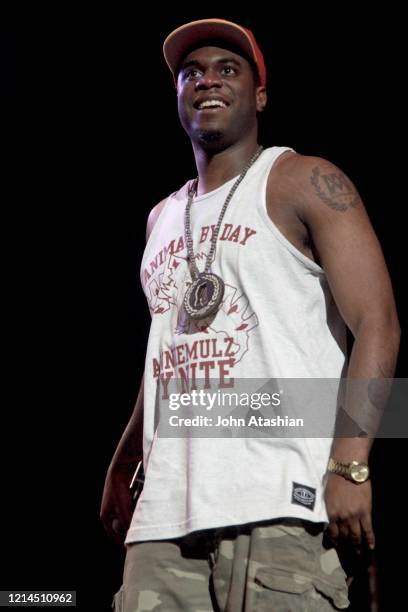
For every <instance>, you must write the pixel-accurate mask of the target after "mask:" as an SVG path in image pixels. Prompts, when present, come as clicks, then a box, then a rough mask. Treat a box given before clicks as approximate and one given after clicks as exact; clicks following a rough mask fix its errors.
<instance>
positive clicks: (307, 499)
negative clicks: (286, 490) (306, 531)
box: [292, 482, 316, 510]
mask: <svg viewBox="0 0 408 612" xmlns="http://www.w3.org/2000/svg"><path fill="white" fill-rule="evenodd" d="M292 484H293V487H292V504H298V505H299V506H304V507H305V508H309V510H314V506H315V501H316V489H314V488H313V487H308V486H307V485H303V484H299V483H298V482H293V483H292Z"/></svg>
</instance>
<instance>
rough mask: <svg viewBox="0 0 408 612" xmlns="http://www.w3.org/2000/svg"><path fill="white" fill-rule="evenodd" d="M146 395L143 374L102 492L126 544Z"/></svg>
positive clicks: (115, 531) (110, 529) (108, 526)
mask: <svg viewBox="0 0 408 612" xmlns="http://www.w3.org/2000/svg"><path fill="white" fill-rule="evenodd" d="M166 201H167V198H165V199H164V200H162V201H161V202H159V203H158V204H157V205H156V206H155V207H154V208H153V209H152V210H151V211H150V214H149V218H148V221H147V228H146V242H147V240H148V239H149V236H150V234H151V232H152V230H153V227H154V225H155V223H156V221H157V219H158V218H159V216H160V213H161V211H162V209H163V206H164V204H165V203H166ZM143 395H144V377H142V381H141V384H140V388H139V393H138V396H137V400H136V404H135V407H134V410H133V413H132V415H131V417H130V420H129V422H128V424H127V426H126V429H125V431H124V432H123V434H122V437H121V439H120V441H119V444H118V446H117V448H116V450H115V453H114V455H113V457H112V461H111V463H110V465H109V468H108V471H107V474H106V479H105V486H104V490H103V495H102V504H101V510H100V518H101V521H102V523H103V526H104V528H105V530H106V532H107V534H108V535H109V536H110V537H111V538H112V539H113V540H114V541H115V542H117V543H118V544H123V541H124V537H125V535H126V532H127V530H128V528H129V525H130V521H131V519H132V514H133V497H132V492H131V490H130V488H129V485H130V481H131V479H132V476H133V473H134V471H135V469H136V466H137V464H138V462H139V461H140V460H142V459H143Z"/></svg>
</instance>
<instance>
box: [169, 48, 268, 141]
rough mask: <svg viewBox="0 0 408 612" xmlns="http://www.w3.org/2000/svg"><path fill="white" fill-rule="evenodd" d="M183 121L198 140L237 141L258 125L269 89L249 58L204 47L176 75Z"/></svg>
mask: <svg viewBox="0 0 408 612" xmlns="http://www.w3.org/2000/svg"><path fill="white" fill-rule="evenodd" d="M177 95H178V112H179V117H180V121H181V124H182V125H183V127H184V129H185V130H186V132H187V134H188V135H189V136H190V138H191V139H192V140H193V141H195V142H201V143H205V142H208V143H209V142H211V139H212V136H213V137H214V139H216V140H217V139H218V140H220V139H221V140H222V141H223V142H224V143H232V142H236V141H238V140H240V139H242V138H244V137H245V135H246V134H247V133H248V132H249V131H250V130H252V129H254V126H256V113H257V111H258V112H260V111H262V110H263V109H264V107H265V104H266V92H265V88H264V87H260V86H257V85H256V83H255V77H254V74H253V71H252V68H251V66H250V64H249V62H248V61H247V60H246V59H245V58H243V57H242V56H241V55H237V54H236V53H233V52H232V51H229V50H227V49H223V48H221V47H201V48H199V49H196V50H194V51H192V52H191V53H189V54H188V55H187V56H186V57H185V58H184V59H183V61H182V63H181V67H180V70H179V73H178V77H177Z"/></svg>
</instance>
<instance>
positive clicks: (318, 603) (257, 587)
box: [112, 519, 349, 612]
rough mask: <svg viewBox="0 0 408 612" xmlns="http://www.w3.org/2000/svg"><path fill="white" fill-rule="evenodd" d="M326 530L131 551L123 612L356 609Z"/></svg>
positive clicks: (206, 537) (303, 526) (234, 532)
mask: <svg viewBox="0 0 408 612" xmlns="http://www.w3.org/2000/svg"><path fill="white" fill-rule="evenodd" d="M323 527H324V525H323V524H316V523H311V522H309V521H301V520H299V519H280V520H278V521H276V520H274V521H271V520H269V521H262V522H257V523H248V524H245V525H236V526H229V527H222V528H218V529H208V530H203V531H196V532H193V533H190V534H188V535H186V536H183V537H181V538H176V539H169V540H154V541H145V542H136V543H134V544H129V545H127V553H126V560H125V567H124V573H123V584H122V586H121V587H120V589H119V591H118V592H117V593H116V594H115V596H114V600H113V604H112V607H113V609H114V610H115V611H116V612H147V611H149V612H151V611H152V612H176V611H177V612H180V611H185V612H214V611H216V612H266V611H268V612H329V611H332V610H345V609H347V608H348V607H349V600H348V588H347V584H346V574H345V572H344V570H343V568H342V566H341V564H340V561H339V557H338V555H337V552H336V550H335V549H334V548H333V547H328V548H327V547H326V544H325V543H324V539H323V533H324V532H323Z"/></svg>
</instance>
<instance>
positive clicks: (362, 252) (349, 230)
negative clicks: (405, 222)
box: [294, 155, 400, 552]
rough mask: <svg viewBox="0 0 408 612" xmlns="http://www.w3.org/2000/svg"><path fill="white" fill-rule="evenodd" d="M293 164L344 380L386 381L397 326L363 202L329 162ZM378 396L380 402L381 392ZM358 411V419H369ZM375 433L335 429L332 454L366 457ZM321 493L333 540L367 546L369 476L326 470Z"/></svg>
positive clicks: (370, 537)
mask: <svg viewBox="0 0 408 612" xmlns="http://www.w3.org/2000/svg"><path fill="white" fill-rule="evenodd" d="M294 166H295V167H294V172H295V174H294V175H295V176H296V183H297V187H296V192H297V193H296V200H297V202H298V214H300V216H301V218H302V221H303V222H304V223H305V225H306V226H307V228H308V230H309V232H310V235H311V238H312V242H313V245H314V248H315V252H316V254H317V255H318V258H319V262H320V265H321V266H322V267H323V269H324V270H325V273H326V277H327V281H328V283H329V286H330V289H331V292H332V294H333V297H334V300H335V302H336V304H337V307H338V309H339V312H340V314H341V315H342V317H343V319H344V321H345V323H346V324H347V326H348V327H349V329H350V330H351V332H352V334H353V336H354V344H353V348H352V352H351V355H350V361H349V368H348V374H347V387H353V386H354V384H352V383H350V380H351V379H357V381H355V380H353V383H355V382H357V383H358V382H359V381H363V380H365V381H370V380H371V381H373V380H374V379H375V380H376V381H377V382H380V384H381V379H382V380H383V381H384V383H385V382H386V380H385V379H390V378H392V377H393V375H394V371H395V366H396V360H397V355H398V349H399V338H400V327H399V323H398V316H397V312H396V307H395V301H394V296H393V291H392V286H391V280H390V277H389V274H388V271H387V267H386V264H385V261H384V257H383V254H382V250H381V247H380V244H379V241H378V239H377V237H376V235H375V233H374V230H373V228H372V226H371V223H370V220H369V218H368V215H367V212H366V210H365V208H364V205H363V202H362V201H361V198H360V196H359V194H358V192H357V190H356V188H355V186H354V185H353V183H352V182H351V181H350V179H349V178H348V177H347V176H346V175H345V174H344V173H343V172H342V171H341V170H340V169H339V168H337V167H336V166H335V165H334V164H332V163H330V162H329V161H326V160H324V159H321V158H318V157H309V156H301V155H300V156H297V159H296V161H295V163H294ZM362 386H363V385H362ZM356 387H358V384H357V385H356ZM377 395H378V396H379V398H380V399H378V398H377V400H376V402H377V406H376V411H377V416H378V414H379V413H381V411H382V409H383V408H384V406H380V405H378V401H380V402H381V393H379V394H377ZM382 397H383V402H384V403H385V401H386V399H387V398H386V394H382ZM358 401H359V398H358V392H357V393H353V392H352V391H351V390H349V389H348V390H347V393H346V402H345V407H344V411H345V413H346V414H349V415H352V414H355V413H356V407H357V402H358ZM353 402H354V404H355V405H353ZM363 404H364V403H363ZM363 404H360V405H359V406H358V410H360V409H361V406H363ZM360 416H361V417H362V420H363V421H364V419H367V418H369V417H367V414H361V415H360ZM358 420H359V418H358V416H357V421H358ZM366 429H367V428H366ZM368 429H370V428H368ZM363 430H364V428H363ZM374 434H375V431H373V430H371V432H370V433H369V435H368V436H367V437H358V436H356V435H355V436H354V437H351V436H350V437H340V436H341V434H339V431H336V437H335V439H334V441H333V446H332V451H331V456H332V457H333V458H334V459H335V460H336V461H338V462H340V463H344V464H349V463H351V462H352V461H358V462H364V463H368V457H369V452H370V448H371V445H372V442H373V437H374ZM325 498H326V506H327V512H328V516H329V520H330V525H329V528H328V534H329V535H330V537H331V538H332V540H334V541H337V540H338V538H339V536H340V537H343V538H350V539H351V541H352V543H353V544H354V545H355V546H356V548H357V551H358V552H360V545H361V543H362V540H363V538H364V539H365V542H366V544H367V545H368V546H369V548H371V549H373V548H374V546H375V538H374V532H373V528H372V520H371V482H370V480H367V481H366V482H364V483H362V484H355V483H354V482H350V481H349V480H346V479H345V478H344V477H343V476H340V475H337V474H333V473H329V474H328V480H327V486H326V492H325Z"/></svg>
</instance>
